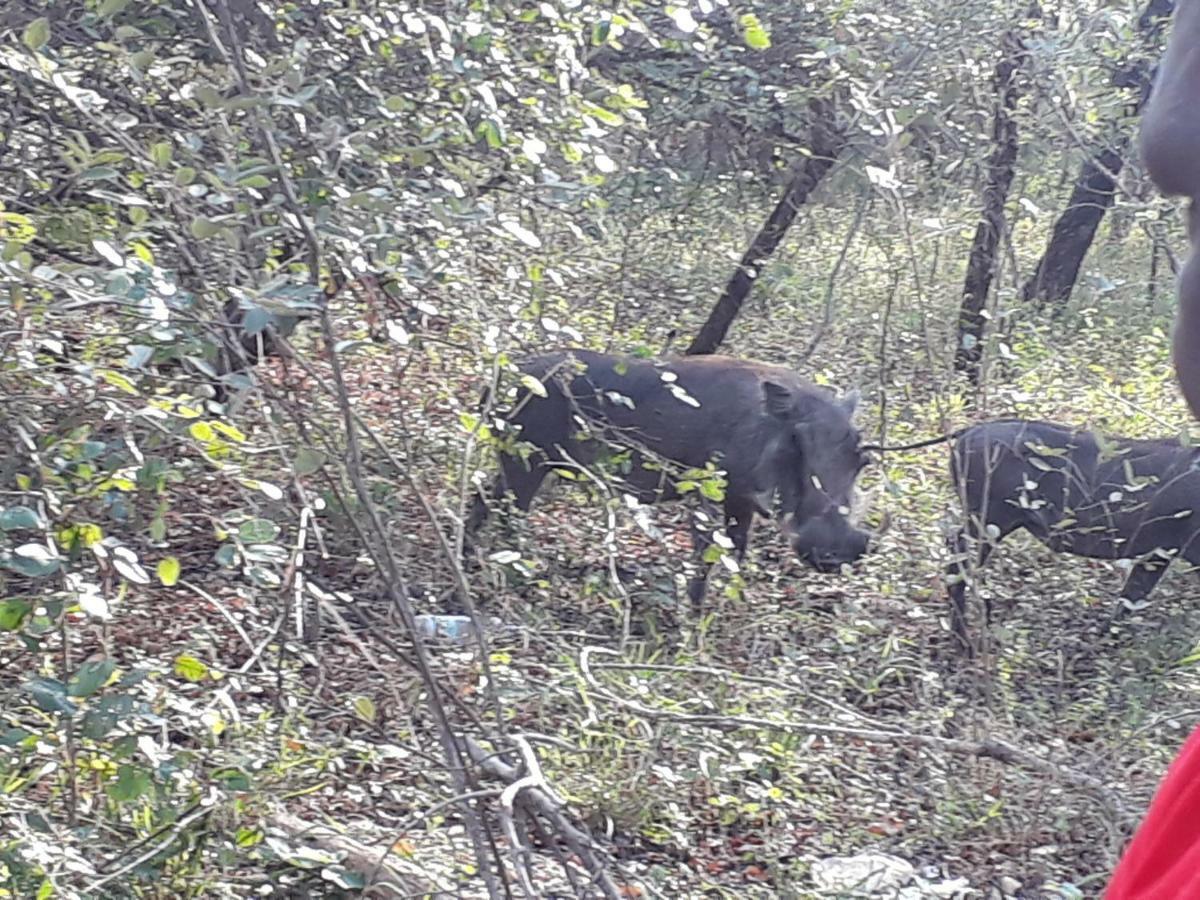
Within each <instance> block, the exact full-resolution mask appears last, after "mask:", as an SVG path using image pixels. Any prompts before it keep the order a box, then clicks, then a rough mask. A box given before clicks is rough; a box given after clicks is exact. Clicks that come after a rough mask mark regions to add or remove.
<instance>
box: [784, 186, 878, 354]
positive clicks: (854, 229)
mask: <svg viewBox="0 0 1200 900" xmlns="http://www.w3.org/2000/svg"><path fill="white" fill-rule="evenodd" d="M874 200H875V195H874V194H873V193H872V192H871V191H865V192H864V193H863V197H862V200H861V201H860V202H859V204H858V209H857V210H855V212H854V221H852V222H851V223H850V227H849V228H848V229H846V239H845V240H844V241H842V249H841V252H839V253H838V257H837V259H836V260H835V261H834V263H833V269H832V270H831V271H830V272H829V280H828V281H827V282H826V283H825V313H824V317H823V318H822V319H821V323H820V324H819V325H818V326H817V328H816V330H815V331H814V332H813V336H812V337H811V338H809V340H808V346H807V347H805V348H804V351H803V352H802V353H801V354H800V358H799V359H797V360H796V365H797V367H798V366H799V365H800V364H802V363H805V362H807V361H808V358H809V357H810V356H812V355H813V353H814V352H815V351H816V349H817V347H818V346H819V345H820V343H821V341H822V340H823V339H824V338H825V332H827V331H828V330H829V326H830V325H832V324H833V299H834V296H835V295H836V294H837V283H838V277H839V276H840V275H841V274H842V267H843V266H844V265H845V264H846V256H847V255H848V254H849V253H850V247H851V245H853V243H854V239H855V238H856V237H858V229H859V228H860V227H861V225H862V220H863V216H864V215H866V212H867V210H868V209H870V208H871V204H872V203H873V202H874Z"/></svg>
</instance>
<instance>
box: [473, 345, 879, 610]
mask: <svg viewBox="0 0 1200 900" xmlns="http://www.w3.org/2000/svg"><path fill="white" fill-rule="evenodd" d="M519 368H520V370H521V371H522V372H523V373H525V374H526V375H528V376H532V377H533V378H536V379H537V380H538V381H539V382H541V384H542V385H543V386H544V394H545V396H539V394H540V393H541V392H538V391H530V390H529V389H528V388H527V387H525V388H522V389H521V390H520V391H519V396H518V401H517V403H516V406H515V408H514V410H513V412H512V413H511V414H510V415H509V416H508V420H507V421H508V422H509V424H511V425H516V426H518V427H519V434H518V438H519V440H521V441H526V442H528V443H530V444H532V445H533V447H534V448H535V449H534V451H533V452H532V453H531V454H530V455H529V456H528V458H526V459H522V458H521V457H520V456H517V455H512V454H509V453H502V454H501V459H500V468H501V473H500V477H499V478H498V479H497V480H496V484H495V486H494V488H493V490H492V496H493V498H499V497H500V496H502V495H503V494H504V493H505V492H506V491H511V492H512V495H513V498H514V501H515V503H516V505H517V507H518V508H520V509H521V510H523V511H527V510H528V509H529V506H530V504H531V503H532V502H533V498H534V495H535V494H537V491H538V488H540V487H541V484H542V481H543V480H544V479H545V477H546V476H547V475H548V474H550V472H552V471H554V470H556V469H567V470H572V469H573V470H575V471H576V472H578V470H579V468H580V467H586V466H589V465H590V464H592V463H593V462H595V461H596V460H597V458H598V457H599V455H600V453H601V452H602V450H603V448H604V447H605V446H606V445H607V446H615V447H617V448H621V450H622V451H628V452H629V465H628V466H627V471H625V472H624V473H623V474H622V475H621V476H620V478H621V482H620V489H621V490H623V491H625V492H627V493H629V494H631V495H633V496H635V497H636V498H637V499H638V500H639V501H641V502H643V503H657V502H661V501H666V500H673V499H676V498H678V497H679V492H678V490H677V489H676V481H675V479H674V478H672V477H671V474H670V473H669V472H668V471H667V470H668V469H670V468H672V465H671V464H674V465H675V466H677V467H683V468H685V469H702V468H704V467H705V465H706V464H707V463H709V462H713V463H715V464H716V465H717V466H718V467H719V468H721V469H723V470H724V473H725V476H724V477H725V480H726V485H725V491H724V501H723V505H724V514H725V527H726V531H727V534H728V536H729V539H730V540H731V541H732V543H733V547H734V550H735V551H736V554H737V558H738V559H739V560H740V559H742V558H743V556H744V554H745V552H746V544H747V541H748V539H749V536H750V526H751V522H752V520H753V518H754V514H755V512H759V513H761V514H764V515H766V514H769V510H770V508H771V503H772V500H773V498H774V497H776V496H777V497H778V498H779V500H780V510H781V515H780V521H781V525H782V527H783V529H784V530H785V531H786V533H787V535H788V538H789V540H790V542H791V545H792V548H793V549H794V550H795V552H796V554H797V555H798V556H799V557H800V558H801V559H802V560H804V561H805V562H806V563H808V564H809V565H811V566H813V567H814V568H816V569H819V570H822V571H829V570H836V569H837V568H838V567H840V566H841V565H842V564H843V563H851V562H854V561H855V560H857V559H858V558H859V557H861V556H862V555H863V554H864V553H866V551H867V544H868V535H867V533H866V532H864V531H860V530H859V529H857V528H855V527H854V526H853V525H852V524H851V522H850V518H849V514H850V505H851V496H852V493H853V490H854V482H855V479H856V477H857V475H858V472H859V470H860V469H861V468H862V467H863V465H864V464H865V462H866V461H867V458H866V457H865V456H864V455H863V453H862V452H861V449H860V447H859V432H858V429H857V428H855V427H854V424H853V423H852V421H851V418H852V416H853V413H854V410H855V408H856V406H857V403H858V395H857V394H856V393H855V394H851V395H848V396H846V397H842V398H840V399H839V398H837V397H835V396H834V394H833V393H832V392H830V391H829V390H827V389H824V388H820V387H816V386H814V385H812V384H809V383H808V382H806V381H804V380H803V379H802V378H801V377H800V376H799V375H797V374H796V373H795V372H792V371H790V370H788V369H785V368H781V367H779V366H770V365H766V364H764V363H759V362H750V361H746V360H740V359H731V358H729V357H726V356H685V357H678V358H671V359H667V360H663V361H653V360H647V359H640V358H636V357H631V356H615V355H609V354H604V353H594V352H591V351H587V350H564V351H558V352H552V353H547V354H545V355H542V356H536V357H532V358H530V359H526V360H524V361H523V362H521V363H520V364H519ZM486 515H487V502H486V500H485V499H484V498H483V497H482V496H480V497H479V498H477V501H476V504H475V508H474V510H473V512H472V516H471V519H470V521H469V522H468V524H467V532H468V534H471V533H473V532H474V531H475V530H476V529H478V527H479V526H480V525H481V524H482V523H483V521H484V518H485V517H486ZM693 538H694V543H695V547H696V551H697V554H698V555H703V551H704V549H705V548H706V547H707V546H708V538H707V537H706V536H705V535H704V534H703V533H702V532H701V531H700V530H699V529H694V530H693ZM707 568H708V567H707V566H703V567H702V572H701V574H700V575H699V576H698V577H696V578H694V579H692V581H691V583H690V584H689V586H688V594H689V597H690V598H691V600H692V602H693V604H695V605H698V604H699V603H700V601H701V600H702V599H703V595H704V589H705V583H706V580H707V574H708V573H707Z"/></svg>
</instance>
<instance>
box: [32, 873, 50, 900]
mask: <svg viewBox="0 0 1200 900" xmlns="http://www.w3.org/2000/svg"><path fill="white" fill-rule="evenodd" d="M53 896H54V882H53V881H51V880H50V879H49V878H43V879H42V883H41V885H40V886H39V887H38V892H37V894H36V896H35V900H50V898H51V897H53Z"/></svg>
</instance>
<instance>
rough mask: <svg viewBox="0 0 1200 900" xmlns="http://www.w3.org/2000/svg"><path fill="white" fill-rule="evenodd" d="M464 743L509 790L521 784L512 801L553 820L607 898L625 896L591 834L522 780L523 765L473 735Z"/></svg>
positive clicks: (540, 790) (475, 759) (482, 766)
mask: <svg viewBox="0 0 1200 900" xmlns="http://www.w3.org/2000/svg"><path fill="white" fill-rule="evenodd" d="M462 745H463V749H464V750H465V751H466V753H467V755H468V756H469V757H470V758H471V760H472V762H474V763H475V764H476V765H477V766H479V768H480V770H481V771H482V772H483V773H484V774H485V775H488V776H490V777H492V778H495V779H498V780H500V781H503V782H504V783H505V784H507V785H509V787H510V789H511V788H512V787H513V786H514V785H520V787H518V788H517V790H516V792H515V795H514V796H513V797H512V802H513V803H514V804H515V805H520V806H521V807H522V808H523V809H524V810H525V811H526V812H528V813H530V814H535V813H536V814H537V815H540V816H542V817H543V818H545V819H546V820H547V821H548V822H549V823H550V826H551V827H552V828H553V830H554V833H555V834H556V835H558V836H559V837H561V838H562V839H563V840H564V841H566V843H567V846H569V847H570V848H571V850H572V851H573V852H574V853H575V855H576V856H578V857H579V858H580V859H581V860H582V861H583V864H584V866H585V867H586V868H587V870H588V872H589V874H590V875H591V876H592V881H593V883H595V884H596V885H597V886H598V887H599V888H600V890H601V891H602V892H603V894H604V896H605V897H608V898H609V900H621V898H622V897H624V896H625V894H623V893H622V891H621V889H620V888H619V887H618V886H617V883H616V882H615V881H613V878H612V876H611V875H610V874H609V873H608V868H607V866H606V865H605V864H604V862H603V861H602V860H601V858H600V854H599V853H598V852H597V849H596V842H595V841H594V840H593V839H592V836H591V835H590V834H588V833H587V832H586V831H584V830H583V829H582V828H579V827H577V826H576V825H575V824H574V823H572V822H571V821H570V819H569V818H568V816H567V814H566V813H565V812H563V810H562V807H561V806H560V804H559V803H557V802H555V800H554V799H552V797H551V795H550V794H548V793H546V791H545V790H543V788H541V787H537V786H534V785H533V784H531V783H529V782H525V781H523V778H524V776H523V775H522V773H521V770H520V768H518V767H517V766H514V765H510V764H509V763H506V762H505V761H504V760H503V759H501V758H500V757H499V756H497V755H496V754H494V753H491V752H489V751H487V750H485V749H484V748H483V747H481V746H479V744H477V743H476V742H475V741H473V740H472V739H471V738H469V737H468V738H463V741H462Z"/></svg>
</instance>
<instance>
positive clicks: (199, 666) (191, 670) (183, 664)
mask: <svg viewBox="0 0 1200 900" xmlns="http://www.w3.org/2000/svg"><path fill="white" fill-rule="evenodd" d="M175 674H176V675H178V676H179V677H180V678H183V679H186V680H187V681H192V682H196V681H203V680H204V679H205V678H207V677H208V666H206V665H205V664H204V663H202V662H200V660H198V659H196V657H194V656H186V655H185V656H177V657H176V658H175Z"/></svg>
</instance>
